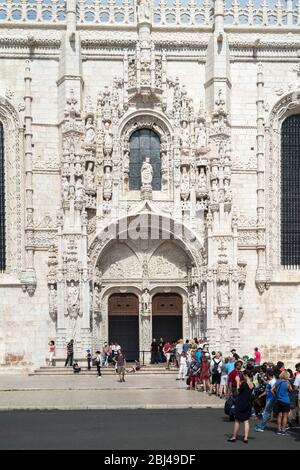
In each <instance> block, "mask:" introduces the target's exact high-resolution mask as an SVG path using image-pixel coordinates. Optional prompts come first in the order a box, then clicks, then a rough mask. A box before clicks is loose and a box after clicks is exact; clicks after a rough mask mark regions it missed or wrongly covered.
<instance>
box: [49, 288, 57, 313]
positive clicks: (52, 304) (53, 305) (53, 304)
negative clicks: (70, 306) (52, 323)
mask: <svg viewBox="0 0 300 470" xmlns="http://www.w3.org/2000/svg"><path fill="white" fill-rule="evenodd" d="M49 312H50V316H51V318H52V319H53V320H56V316H57V292H56V289H55V287H54V285H51V286H50V292H49Z"/></svg>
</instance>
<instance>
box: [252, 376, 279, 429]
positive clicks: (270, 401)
mask: <svg viewBox="0 0 300 470" xmlns="http://www.w3.org/2000/svg"><path fill="white" fill-rule="evenodd" d="M267 381H268V383H267V386H266V390H265V391H264V393H263V394H262V395H265V396H266V406H265V408H264V411H263V414H262V418H261V421H260V423H258V424H257V425H256V426H255V431H256V432H264V430H265V428H266V426H267V423H268V421H269V419H270V417H271V415H272V412H273V410H274V406H275V404H276V397H275V395H274V394H273V393H272V387H273V386H274V385H275V384H276V378H275V377H274V372H273V370H272V369H268V370H267ZM262 395H261V396H262Z"/></svg>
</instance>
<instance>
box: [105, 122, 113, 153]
mask: <svg viewBox="0 0 300 470" xmlns="http://www.w3.org/2000/svg"><path fill="white" fill-rule="evenodd" d="M103 134H104V137H103V140H104V153H105V156H106V157H107V156H110V155H111V153H112V150H113V133H112V131H111V123H110V122H109V121H105V123H104V129H103Z"/></svg>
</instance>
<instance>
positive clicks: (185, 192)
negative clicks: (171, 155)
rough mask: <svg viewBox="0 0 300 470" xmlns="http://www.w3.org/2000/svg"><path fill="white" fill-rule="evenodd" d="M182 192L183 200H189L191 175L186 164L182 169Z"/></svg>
mask: <svg viewBox="0 0 300 470" xmlns="http://www.w3.org/2000/svg"><path fill="white" fill-rule="evenodd" d="M180 193H181V197H182V199H183V200H185V201H186V200H187V199H188V197H189V195H190V176H189V174H188V171H187V168H186V166H184V167H183V169H182V174H181V185H180Z"/></svg>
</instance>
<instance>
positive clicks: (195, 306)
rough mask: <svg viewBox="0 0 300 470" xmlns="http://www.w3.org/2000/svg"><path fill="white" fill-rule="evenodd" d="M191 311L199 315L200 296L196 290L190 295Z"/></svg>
mask: <svg viewBox="0 0 300 470" xmlns="http://www.w3.org/2000/svg"><path fill="white" fill-rule="evenodd" d="M189 311H190V313H191V314H192V315H197V314H198V311H199V305H198V296H197V292H196V290H195V291H193V292H192V293H191V294H190V295H189Z"/></svg>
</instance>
